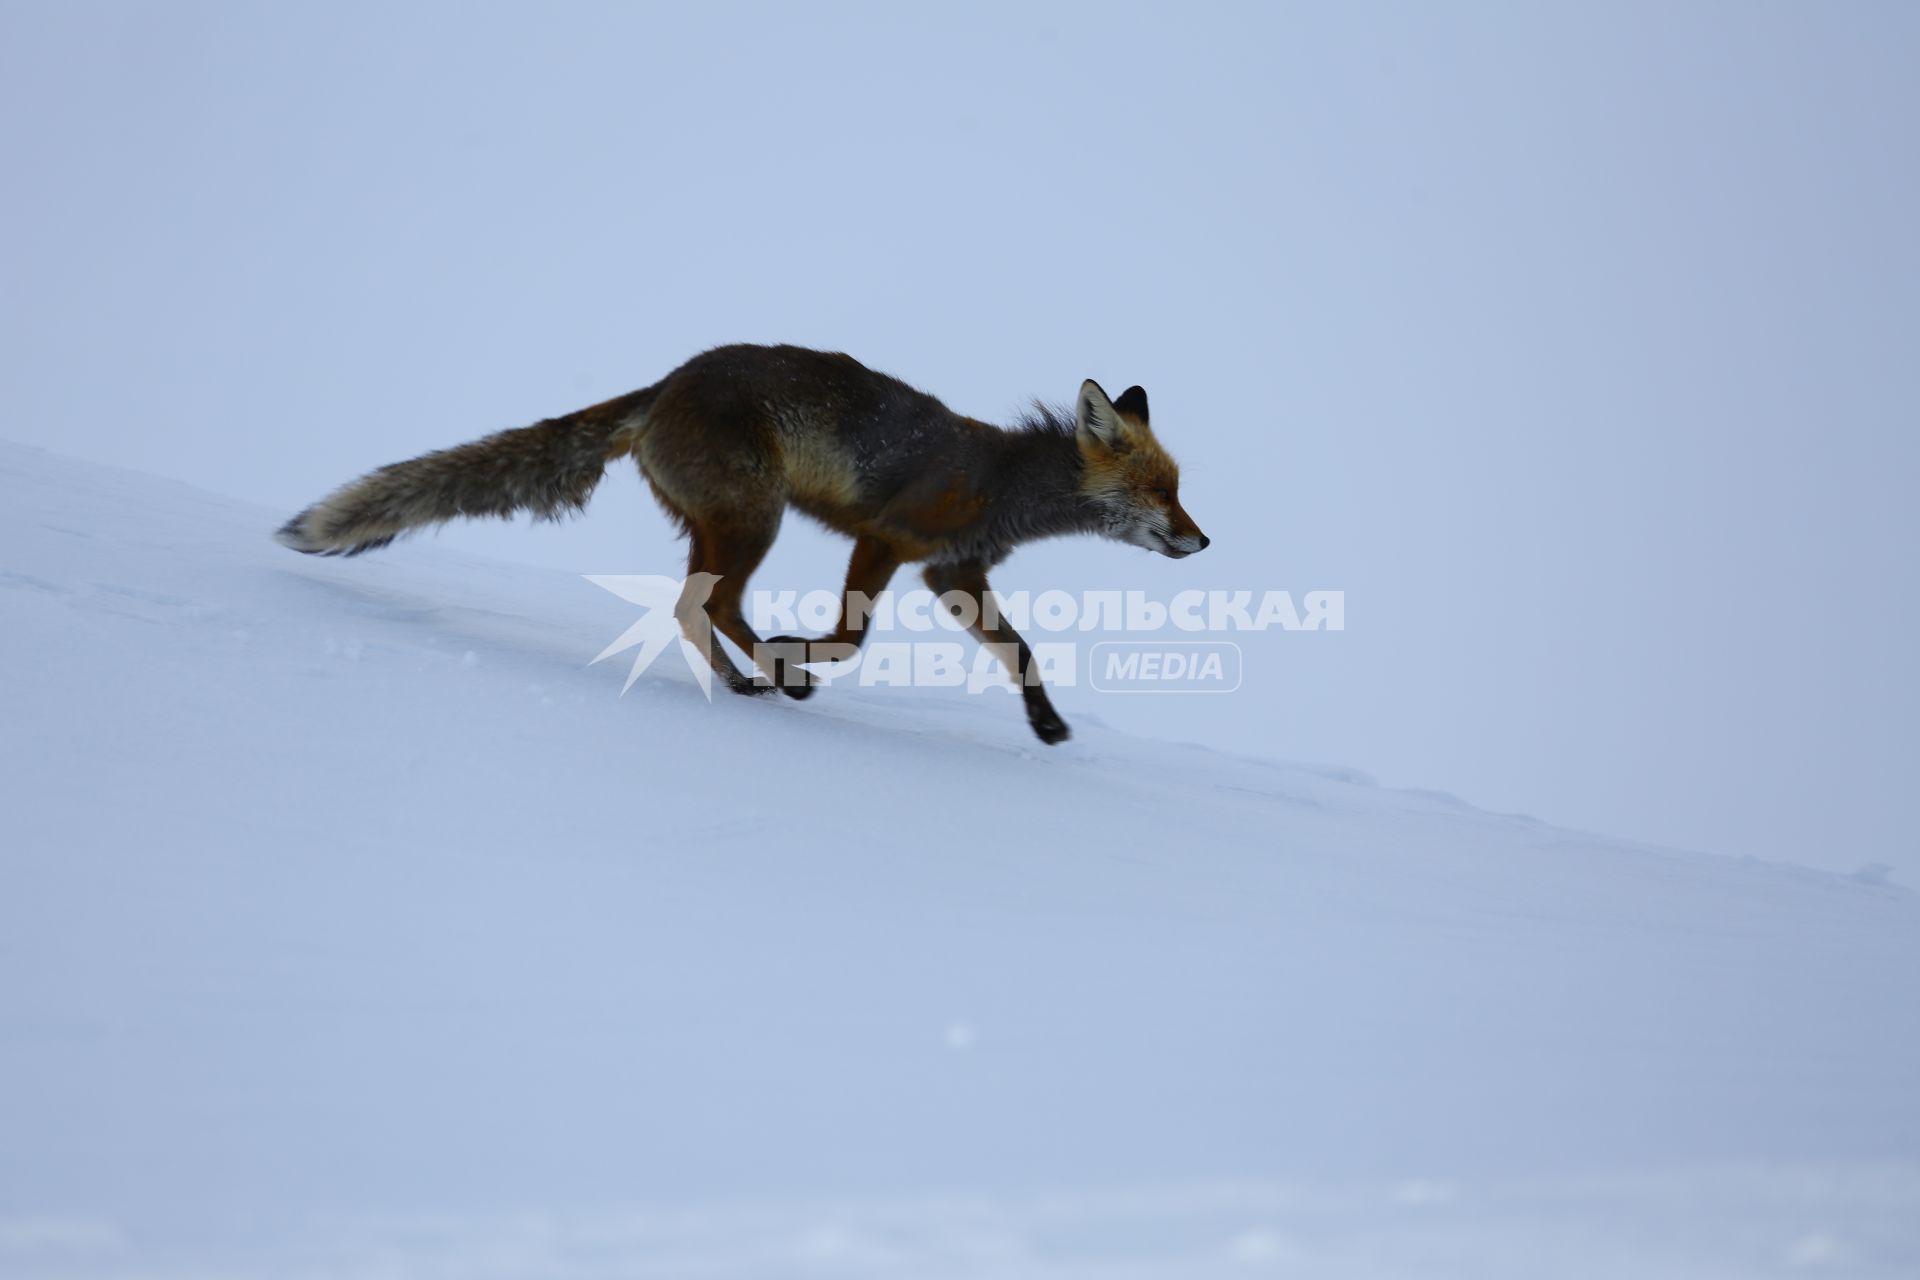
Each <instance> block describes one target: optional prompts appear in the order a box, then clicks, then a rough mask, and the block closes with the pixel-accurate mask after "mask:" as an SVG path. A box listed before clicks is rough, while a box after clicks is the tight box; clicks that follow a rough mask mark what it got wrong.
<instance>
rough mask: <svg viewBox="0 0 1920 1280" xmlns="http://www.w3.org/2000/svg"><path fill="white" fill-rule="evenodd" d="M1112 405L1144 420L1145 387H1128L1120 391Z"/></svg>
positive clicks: (1145, 418) (1145, 411) (1145, 413)
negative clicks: (1118, 396)
mask: <svg viewBox="0 0 1920 1280" xmlns="http://www.w3.org/2000/svg"><path fill="white" fill-rule="evenodd" d="M1113 407H1114V408H1116V409H1118V410H1119V411H1120V412H1122V413H1127V414H1132V415H1133V416H1134V417H1136V418H1138V419H1140V421H1142V422H1145V421H1146V420H1147V389H1146V388H1145V387H1128V388H1127V389H1126V390H1125V391H1122V392H1121V393H1120V398H1119V399H1118V400H1115V401H1114V402H1113Z"/></svg>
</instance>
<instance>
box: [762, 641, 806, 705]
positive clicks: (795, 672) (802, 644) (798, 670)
mask: <svg viewBox="0 0 1920 1280" xmlns="http://www.w3.org/2000/svg"><path fill="white" fill-rule="evenodd" d="M766 644H767V648H768V649H770V650H772V651H773V652H775V653H778V652H779V651H781V650H783V649H784V650H787V651H789V652H799V653H802V654H804V653H806V651H807V641H805V640H803V639H801V638H800V637H799V636H775V637H774V638H773V639H771V640H769V641H767V642H766ZM773 682H774V684H776V685H777V686H779V689H780V692H782V693H784V694H786V695H787V696H788V697H789V698H793V699H795V700H797V701H802V702H804V701H805V700H806V699H808V698H811V697H812V696H813V674H812V673H811V672H809V671H808V670H807V669H806V668H805V667H802V666H800V665H799V664H798V663H793V662H788V661H787V660H786V659H784V658H780V657H775V658H774V659H773Z"/></svg>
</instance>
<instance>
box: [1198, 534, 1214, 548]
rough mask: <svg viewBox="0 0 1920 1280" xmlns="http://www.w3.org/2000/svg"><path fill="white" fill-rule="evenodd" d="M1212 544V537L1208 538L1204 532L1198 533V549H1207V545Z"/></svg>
mask: <svg viewBox="0 0 1920 1280" xmlns="http://www.w3.org/2000/svg"><path fill="white" fill-rule="evenodd" d="M1212 545H1213V539H1212V538H1209V537H1208V536H1207V535H1206V534H1204V533H1203V534H1201V535H1200V549H1201V550H1202V551H1205V550H1206V549H1207V548H1208V547H1210V546H1212Z"/></svg>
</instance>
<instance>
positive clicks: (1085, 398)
mask: <svg viewBox="0 0 1920 1280" xmlns="http://www.w3.org/2000/svg"><path fill="white" fill-rule="evenodd" d="M1141 394H1142V395H1143V396H1144V395H1145V393H1144V392H1142V393H1141ZM1122 398H1123V399H1124V398H1125V397H1122ZM1074 425H1075V427H1077V428H1078V429H1079V432H1080V439H1081V440H1082V441H1083V442H1089V443H1092V444H1096V445H1099V446H1100V447H1101V448H1103V449H1112V450H1116V451H1118V450H1121V449H1124V448H1126V447H1127V424H1126V423H1125V422H1123V421H1122V420H1121V418H1120V411H1119V410H1118V409H1117V408H1115V407H1114V403H1113V401H1111V400H1109V399H1107V393H1106V392H1105V391H1102V390H1101V389H1100V384H1099V383H1097V382H1095V381H1094V380H1093V379H1092V378H1088V379H1087V380H1086V381H1085V382H1083V383H1081V384H1080V403H1079V406H1078V407H1077V408H1076V409H1075V410H1074Z"/></svg>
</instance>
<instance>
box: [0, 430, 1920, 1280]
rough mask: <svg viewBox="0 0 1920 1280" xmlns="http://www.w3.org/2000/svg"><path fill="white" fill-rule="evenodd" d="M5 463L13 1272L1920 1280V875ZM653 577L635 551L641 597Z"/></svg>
mask: <svg viewBox="0 0 1920 1280" xmlns="http://www.w3.org/2000/svg"><path fill="white" fill-rule="evenodd" d="M285 514H286V513H285V512H281V511H277V510H268V509H265V508H262V507H258V506H254V505H249V504H246V503H242V502H237V501H233V500H229V499H226V498H223V497H218V496H215V495H211V494H208V493H204V492H201V491H198V490H195V489H193V488H190V487H188V486H185V485H181V484H178V483H175V482H171V481H165V480H159V479H155V478H153V477H149V476H143V475H139V474H136V473H132V472H126V471H118V470H113V469H109V468H104V467H99V466H96V465H92V464H83V463H79V462H75V461H70V460H67V459H63V458H61V457H59V456H56V455H53V454H49V453H44V452H40V451H37V450H33V449H28V448H24V447H19V446H13V445H0V607H4V610H5V612H4V618H5V626H4V628H0V657H3V658H4V659H5V666H6V670H7V671H8V673H9V675H8V679H7V680H6V681H5V682H4V684H0V723H4V725H5V731H4V737H0V749H4V760H3V761H0V765H3V766H4V767H3V768H0V777H4V779H5V787H6V792H5V804H6V813H7V820H6V824H5V831H6V835H5V839H4V852H0V1275H5V1276H9V1277H11V1276H35V1277H104V1276H164V1277H185V1276H209V1275H213V1276H229V1277H253V1276H259V1277H266V1276H275V1277H284V1276H301V1277H375V1276H475V1275H480V1276H488V1277H518V1276H526V1277H560V1278H563V1280H564V1278H566V1277H609V1276H634V1277H653V1276H659V1277H692V1276H702V1277H705V1276H711V1277H722V1278H732V1277H787V1276H796V1277H798V1276H807V1277H819V1276H836V1277H837V1276H850V1277H851V1276H861V1277H871V1276H879V1277H902V1278H907V1277H911V1278H913V1280H926V1278H936V1280H937V1278H940V1277H984V1276H996V1277H998V1276H1020V1277H1037V1278H1041V1280H1054V1278H1056V1277H1076V1278H1079V1277H1129V1278H1145V1280H1155V1278H1159V1277H1210V1276H1243V1275H1304V1276H1313V1277H1361V1278H1373V1277H1390V1276H1419V1277H1454V1276H1459V1277H1474V1278H1476V1280H1486V1278H1489V1277H1505V1276H1514V1277H1521V1276H1529V1277H1535V1276H1541V1275H1553V1276H1556V1277H1562V1276H1570V1277H1584V1276H1633V1277H1662V1276H1676V1277H1678V1276H1685V1277H1719V1276H1728V1277H1732V1276H1742V1277H1745V1276H1768V1275H1801V1274H1817V1275H1822V1276H1827V1275H1838V1276H1876V1277H1877V1276H1887V1277H1892V1276H1911V1275H1913V1274H1915V1273H1916V1272H1917V1271H1920V1105H1917V1104H1916V1086H1917V1085H1920V1031H1917V1029H1916V1016H1915V1010H1916V1008H1920V1004H1917V1003H1916V1001H1915V998H1914V996H1915V986H1916V978H1920V927H1917V926H1920V910H1916V901H1915V898H1914V895H1913V894H1912V893H1911V892H1909V891H1908V890H1907V889H1905V888H1903V887H1901V886H1900V885H1899V884H1898V883H1897V882H1894V881H1890V880H1889V879H1888V878H1887V876H1886V873H1885V871H1884V869H1869V870H1870V871H1872V874H1867V873H1863V874H1861V875H1857V876H1853V877H1848V876H1842V875H1835V874H1830V873H1827V872H1821V871H1814V870H1810V869H1806V868H1802V867H1797V866H1791V865H1783V864H1773V863H1762V862H1757V861H1753V860H1740V859H1726V858H1715V857H1706V856H1700V855H1693V854H1688V853H1683V852H1679V851H1674V850H1666V849H1658V848H1650V847H1645V846H1638V845H1632V844H1626V843H1622V842H1618V841H1613V840H1608V839H1606V838H1604V837H1600V836H1595V835H1586V834H1580V833H1576V832H1570V831H1565V830H1560V829H1556V828H1553V827H1550V826H1547V825H1544V824H1541V823H1538V822H1535V821H1533V820H1531V819H1528V818H1525V817H1518V816H1510V815H1500V814H1493V813H1487V812H1483V811H1480V810H1477V809H1475V808H1473V807H1472V806H1470V805H1468V804H1465V803H1463V802H1461V801H1459V800H1456V799H1454V798H1452V797H1449V796H1444V795H1438V794H1432V793H1420V792H1406V791H1393V790H1387V789H1384V788H1380V787H1377V786H1373V785H1371V784H1369V783H1368V781H1367V780H1366V779H1365V778H1364V777H1361V776H1359V775H1357V774H1354V773H1353V772H1351V771H1349V770H1343V769H1338V768H1320V767H1312V766H1303V765H1295V764H1287V763H1281V762H1276V761H1271V760H1263V759H1256V758H1248V757H1243V756H1237V755H1230V754H1224V753H1220V752H1215V751H1210V750H1208V749H1206V748H1205V747H1202V746H1196V745H1189V744H1177V743H1169V742H1157V741H1150V740H1145V739H1141V738H1135V737H1129V736H1126V735H1124V734H1121V733H1119V732H1116V731H1113V730H1110V729H1107V728H1105V727H1103V726H1102V725H1101V724H1100V723H1099V720H1098V716H1097V702H1089V701H1087V699H1088V698H1090V697H1092V695H1083V696H1082V697H1081V699H1080V700H1079V701H1071V700H1069V699H1067V698H1064V697H1063V699H1062V702H1063V710H1064V711H1065V712H1066V714H1067V715H1068V718H1069V719H1070V720H1072V721H1073V723H1074V728H1075V733H1076V736H1075V739H1074V741H1073V742H1072V743H1070V744H1068V745H1067V746H1065V747H1062V748H1057V749H1046V748H1042V747H1040V746H1038V745H1037V744H1036V743H1034V742H1033V740H1032V739H1031V737H1030V735H1029V733H1028V731H1027V729H1026V726H1025V724H1024V721H1023V718H1022V716H1021V715H1020V714H1019V711H1018V709H1017V706H1016V704H1015V702H1014V700H1013V699H1012V698H1011V697H1010V696H1008V695H1005V694H1002V693H999V692H990V693H986V694H980V695H974V696H968V695H966V694H964V693H962V692H959V691H950V690H927V689H881V688H872V689H867V688H858V687H853V686H835V687H833V688H831V689H828V690H826V691H824V692H822V693H821V694H820V695H819V696H817V697H815V698H814V699H812V700H811V701H809V702H807V703H804V704H799V703H793V702H789V701H787V700H785V699H775V700H746V699H737V698H730V697H725V696H717V697H716V698H715V699H714V700H713V701H712V702H711V703H709V702H708V701H707V700H706V699H705V698H703V697H702V696H701V694H700V691H699V689H698V688H697V686H696V685H695V683H694V681H693V679H692V677H691V676H690V675H689V674H688V672H687V671H686V669H685V667H684V665H682V664H680V663H678V662H677V661H664V660H663V661H662V662H661V663H659V664H657V665H656V666H655V667H654V668H652V669H651V670H649V671H648V672H647V674H646V675H644V676H643V677H642V678H641V679H640V680H639V681H638V682H637V683H635V684H634V686H633V688H632V689H631V691H630V692H629V693H627V694H626V696H625V697H624V698H623V697H621V696H619V691H620V686H621V684H622V682H623V681H624V679H625V676H626V671H625V669H624V664H623V663H620V662H608V663H603V664H601V665H598V666H590V665H589V660H590V659H591V658H592V657H593V656H594V655H595V654H596V653H598V652H599V651H600V650H601V649H602V648H603V647H604V646H605V645H606V643H607V641H608V640H610V639H612V638H613V637H615V636H617V635H619V634H620V632H621V630H622V628H624V627H626V626H627V625H628V624H629V623H630V622H631V621H632V620H633V619H632V607H631V606H629V605H627V604H625V603H623V602H622V601H620V600H619V599H617V598H615V597H613V596H611V595H609V594H608V593H606V592H604V591H601V590H600V589H599V588H597V587H595V586H593V585H592V584H591V583H589V582H587V581H585V580H584V579H583V578H581V577H577V576H569V575H566V574H561V573H554V572H549V571H544V570H535V569H529V568H524V567H515V566H509V565H503V564H495V563H490V562H487V561H484V560H481V559H477V558H474V557H470V556H463V555H457V554H453V553H451V552H448V551H446V550H445V549H442V548H436V547H435V546H434V545H433V543H432V540H431V539H422V540H418V541H416V542H414V543H411V544H405V545H402V546H398V547H395V548H393V549H391V550H390V551H387V552H384V553H380V554H378V555H374V556H369V557H366V558H363V559H360V560H356V561H350V562H333V561H317V560H312V559H307V558H303V557H299V556H295V555H292V554H290V553H288V552H287V551H285V550H284V549H282V548H280V547H278V546H277V545H275V544H274V543H273V541H272V540H271V537H270V534H271V532H272V530H273V529H274V528H275V527H276V526H277V525H278V523H279V522H280V521H281V520H282V519H284V516H285ZM632 568H634V566H625V565H622V566H582V569H583V570H596V571H597V570H605V571H610V572H613V571H628V570H631V569H632Z"/></svg>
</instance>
